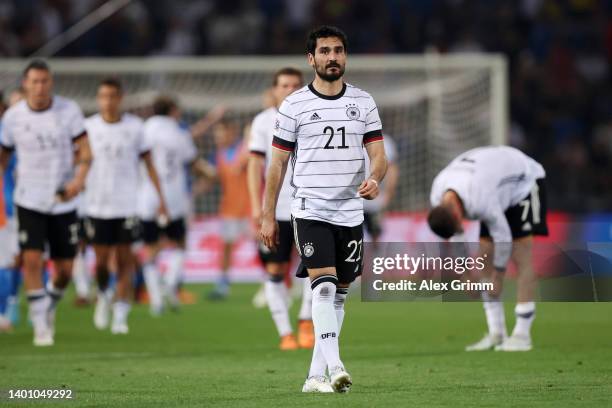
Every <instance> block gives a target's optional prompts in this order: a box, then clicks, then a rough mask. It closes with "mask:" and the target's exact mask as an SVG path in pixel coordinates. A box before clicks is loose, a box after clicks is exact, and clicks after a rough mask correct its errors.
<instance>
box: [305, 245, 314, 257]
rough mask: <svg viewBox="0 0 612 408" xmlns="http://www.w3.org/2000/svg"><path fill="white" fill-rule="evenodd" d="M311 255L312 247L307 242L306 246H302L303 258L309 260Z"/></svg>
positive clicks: (312, 252)
mask: <svg viewBox="0 0 612 408" xmlns="http://www.w3.org/2000/svg"><path fill="white" fill-rule="evenodd" d="M312 254H314V247H313V246H312V243H311V242H307V243H306V245H304V256H305V257H306V258H310V257H311V256H312Z"/></svg>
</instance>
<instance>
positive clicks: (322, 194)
mask: <svg viewBox="0 0 612 408" xmlns="http://www.w3.org/2000/svg"><path fill="white" fill-rule="evenodd" d="M346 43H347V40H346V35H345V34H344V33H343V32H342V31H340V30H338V29H337V28H335V27H329V26H323V27H320V28H318V29H316V30H313V31H311V32H310V33H309V35H308V41H307V50H308V63H309V64H310V66H311V67H313V69H314V71H315V78H314V80H313V82H312V83H310V84H309V85H308V86H307V87H304V88H302V89H301V90H299V91H297V92H294V93H293V94H291V95H290V96H288V97H287V98H286V99H285V100H284V101H283V103H282V104H281V106H280V107H279V109H278V115H277V118H276V121H275V126H274V128H275V130H274V138H273V146H274V149H273V153H272V159H271V164H270V166H269V170H268V173H267V175H266V190H265V195H264V209H263V216H262V226H261V232H260V236H261V239H262V241H263V242H264V243H265V245H266V246H268V247H269V248H271V249H275V248H277V247H278V245H279V241H278V234H279V230H278V225H277V222H276V205H277V198H278V192H279V191H280V188H281V184H282V182H283V178H284V176H285V172H286V169H287V163H288V161H289V158H290V157H291V161H292V166H293V179H292V185H293V186H294V187H295V189H296V191H295V193H294V194H293V197H294V198H293V201H292V208H291V215H292V217H293V228H294V234H295V241H296V243H297V247H298V252H299V254H300V256H301V258H302V263H303V265H304V266H305V268H306V269H307V273H308V276H309V277H310V280H311V282H312V286H311V287H312V291H313V293H312V319H313V322H314V330H315V334H316V340H315V348H314V351H313V357H312V362H311V365H310V370H309V373H308V378H307V379H306V381H305V383H304V386H303V388H302V391H303V392H334V391H336V392H347V391H349V389H350V386H351V384H352V380H351V376H350V375H349V374H348V372H347V371H346V370H345V368H344V364H343V363H342V361H341V360H340V350H339V343H338V337H339V335H340V329H341V327H342V323H343V321H344V303H345V300H346V296H347V294H348V288H349V286H350V284H351V282H353V281H354V280H355V279H356V278H357V276H359V275H360V274H361V269H362V266H363V260H362V244H363V225H362V224H363V204H362V199H363V198H365V199H373V198H375V197H376V196H377V195H378V184H379V183H380V182H381V181H382V179H383V177H384V175H385V171H386V168H387V164H386V159H385V150H384V145H383V143H382V141H383V134H382V123H381V121H380V118H379V115H378V108H377V107H376V103H375V102H374V99H373V98H372V97H371V96H370V95H369V94H368V93H366V92H364V91H362V90H361V89H358V88H356V87H354V86H352V85H349V84H347V83H345V82H344V80H343V75H344V70H345V66H346ZM364 145H365V147H366V151H367V154H368V155H369V156H370V162H371V166H370V176H369V177H368V178H367V179H366V178H365V166H364V150H363V146H364ZM301 272H303V271H302V270H300V275H301ZM326 369H327V370H328V372H329V377H330V378H329V381H328V379H327V376H326Z"/></svg>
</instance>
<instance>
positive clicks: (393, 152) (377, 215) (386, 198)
mask: <svg viewBox="0 0 612 408" xmlns="http://www.w3.org/2000/svg"><path fill="white" fill-rule="evenodd" d="M383 142H384V144H385V154H386V156H387V174H386V175H385V181H384V182H383V183H381V185H380V186H379V187H380V194H379V195H378V197H376V198H375V199H373V200H364V201H363V225H364V227H365V230H366V231H367V233H368V234H370V238H371V239H372V242H374V244H377V243H378V240H379V238H380V236H381V235H382V233H383V226H382V222H383V215H384V212H385V210H386V209H387V207H389V204H390V203H391V200H393V197H394V196H395V190H396V188H397V181H398V178H399V165H398V164H397V147H396V146H395V142H394V141H393V139H392V138H391V137H390V136H389V135H387V134H385V135H384V139H383ZM365 159H366V161H365V166H366V170H367V169H369V168H370V162H369V160H368V157H367V155H366V157H365ZM366 174H367V173H366Z"/></svg>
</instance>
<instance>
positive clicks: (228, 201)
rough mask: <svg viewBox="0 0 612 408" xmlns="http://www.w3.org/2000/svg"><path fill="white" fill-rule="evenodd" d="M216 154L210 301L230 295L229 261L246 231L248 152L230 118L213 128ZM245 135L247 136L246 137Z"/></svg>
mask: <svg viewBox="0 0 612 408" xmlns="http://www.w3.org/2000/svg"><path fill="white" fill-rule="evenodd" d="M213 134H214V138H215V145H216V148H217V150H216V153H215V155H214V159H213V160H212V162H213V163H212V164H213V165H214V166H215V167H216V169H217V177H218V180H219V183H220V184H221V201H220V202H219V216H220V217H221V238H222V239H223V253H222V256H221V276H220V277H219V279H218V280H217V283H216V284H215V287H214V289H213V291H212V292H210V293H209V298H210V299H211V300H219V299H224V298H226V297H227V296H228V295H229V289H230V281H229V268H230V266H231V261H232V252H233V250H234V244H235V243H236V241H237V240H238V239H239V238H240V237H241V236H242V235H243V234H245V233H247V232H248V231H249V215H250V204H249V191H248V185H247V171H246V170H247V162H248V159H249V154H248V149H247V146H246V144H245V143H244V141H243V138H241V137H240V126H239V125H238V123H237V122H236V121H235V120H233V119H228V118H225V119H222V120H221V121H220V122H219V123H217V124H216V125H215V126H214V127H213ZM245 136H246V135H245Z"/></svg>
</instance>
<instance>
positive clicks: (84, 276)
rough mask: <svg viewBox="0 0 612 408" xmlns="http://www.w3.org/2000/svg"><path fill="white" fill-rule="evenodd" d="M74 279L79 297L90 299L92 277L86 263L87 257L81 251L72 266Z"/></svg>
mask: <svg viewBox="0 0 612 408" xmlns="http://www.w3.org/2000/svg"><path fill="white" fill-rule="evenodd" d="M72 279H73V280H74V287H75V289H76V293H77V296H78V297H80V298H84V299H87V298H89V286H90V284H91V276H89V272H88V271H87V265H86V263H85V255H84V254H83V253H82V252H81V251H79V252H78V253H77V256H76V258H74V263H73V266H72Z"/></svg>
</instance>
